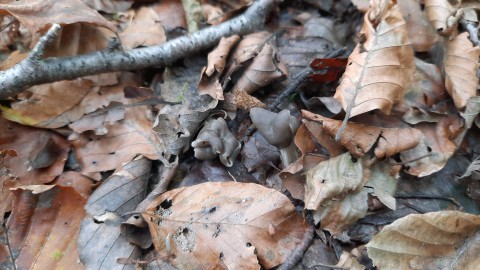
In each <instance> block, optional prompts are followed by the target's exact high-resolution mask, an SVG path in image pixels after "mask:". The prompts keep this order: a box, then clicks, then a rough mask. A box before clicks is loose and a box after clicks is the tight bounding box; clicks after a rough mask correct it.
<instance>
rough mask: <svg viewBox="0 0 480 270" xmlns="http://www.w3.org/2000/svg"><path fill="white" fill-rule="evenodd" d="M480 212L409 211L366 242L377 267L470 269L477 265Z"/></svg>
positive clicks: (393, 268)
mask: <svg viewBox="0 0 480 270" xmlns="http://www.w3.org/2000/svg"><path fill="white" fill-rule="evenodd" d="M479 232H480V216H476V215H471V214H467V213H462V212H456V211H441V212H432V213H427V214H423V215H417V214H412V215H408V216H406V217H404V218H401V219H398V220H396V221H395V222H393V223H392V224H390V225H387V226H385V227H384V228H383V229H382V231H380V232H379V233H378V234H377V235H376V236H374V237H373V239H372V240H371V241H370V242H369V243H368V244H367V250H368V256H369V257H370V258H371V259H372V260H373V264H374V265H375V266H377V267H378V269H392V270H395V269H402V270H406V269H452V270H456V269H458V270H460V269H462V270H467V269H468V270H470V269H471V270H474V269H478V266H479V265H480V257H479V256H478V254H479V252H480V245H479V243H480V233H479Z"/></svg>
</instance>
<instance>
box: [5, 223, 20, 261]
mask: <svg viewBox="0 0 480 270" xmlns="http://www.w3.org/2000/svg"><path fill="white" fill-rule="evenodd" d="M2 231H3V232H4V233H5V241H6V243H5V245H6V246H7V248H8V254H9V255H10V260H11V261H12V265H13V270H17V264H16V263H15V257H13V252H12V247H11V246H10V240H9V239H8V228H7V226H6V225H5V224H2Z"/></svg>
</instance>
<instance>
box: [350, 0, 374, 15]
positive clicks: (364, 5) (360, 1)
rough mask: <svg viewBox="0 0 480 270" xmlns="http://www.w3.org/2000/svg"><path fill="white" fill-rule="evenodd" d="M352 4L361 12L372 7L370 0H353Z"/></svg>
mask: <svg viewBox="0 0 480 270" xmlns="http://www.w3.org/2000/svg"><path fill="white" fill-rule="evenodd" d="M352 4H354V5H355V6H356V7H357V9H358V10H359V11H361V12H367V11H368V9H369V8H370V3H369V1H368V0H352Z"/></svg>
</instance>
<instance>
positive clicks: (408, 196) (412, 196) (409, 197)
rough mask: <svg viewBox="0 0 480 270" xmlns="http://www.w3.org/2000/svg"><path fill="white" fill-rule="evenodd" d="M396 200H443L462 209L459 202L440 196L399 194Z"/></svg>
mask: <svg viewBox="0 0 480 270" xmlns="http://www.w3.org/2000/svg"><path fill="white" fill-rule="evenodd" d="M395 198H396V199H424V200H442V201H447V202H450V203H452V204H454V205H456V206H457V207H462V206H461V205H460V203H458V202H457V200H455V199H454V198H450V197H445V196H439V195H428V194H399V195H396V196H395Z"/></svg>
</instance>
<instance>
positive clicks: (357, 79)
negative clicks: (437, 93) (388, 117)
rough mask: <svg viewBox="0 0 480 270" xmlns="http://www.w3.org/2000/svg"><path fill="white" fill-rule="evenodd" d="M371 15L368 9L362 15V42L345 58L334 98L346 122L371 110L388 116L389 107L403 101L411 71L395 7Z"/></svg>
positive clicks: (404, 31) (403, 29) (407, 45)
mask: <svg viewBox="0 0 480 270" xmlns="http://www.w3.org/2000/svg"><path fill="white" fill-rule="evenodd" d="M382 7H383V6H382ZM376 8H377V9H378V8H379V7H376ZM374 11H376V9H375V7H372V8H371V9H370V10H369V11H368V12H367V13H366V14H365V21H364V24H363V27H362V32H361V34H360V35H361V37H363V38H364V42H360V44H358V45H357V47H356V48H355V50H354V51H353V52H352V54H351V55H350V57H349V58H348V62H349V63H348V65H347V69H346V71H345V73H344V74H343V77H342V82H341V83H340V85H339V86H338V88H337V91H336V93H335V96H334V97H335V98H336V99H338V100H339V101H340V103H341V104H342V107H343V109H344V110H345V111H346V112H347V116H346V119H348V118H350V117H353V116H355V115H358V114H361V113H365V112H368V111H371V110H375V109H379V110H382V111H383V112H384V113H386V114H389V113H390V110H391V109H392V106H393V104H394V103H396V102H398V101H400V100H401V99H403V95H404V93H405V90H406V88H407V87H408V85H409V83H410V80H411V78H412V76H413V71H414V70H415V66H414V63H413V51H412V48H411V46H410V41H409V40H408V37H407V29H406V25H405V21H404V20H403V18H402V15H401V14H400V11H399V9H398V7H397V5H391V4H388V5H386V9H384V10H380V11H376V13H374ZM371 17H373V18H371ZM376 22H378V24H376Z"/></svg>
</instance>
